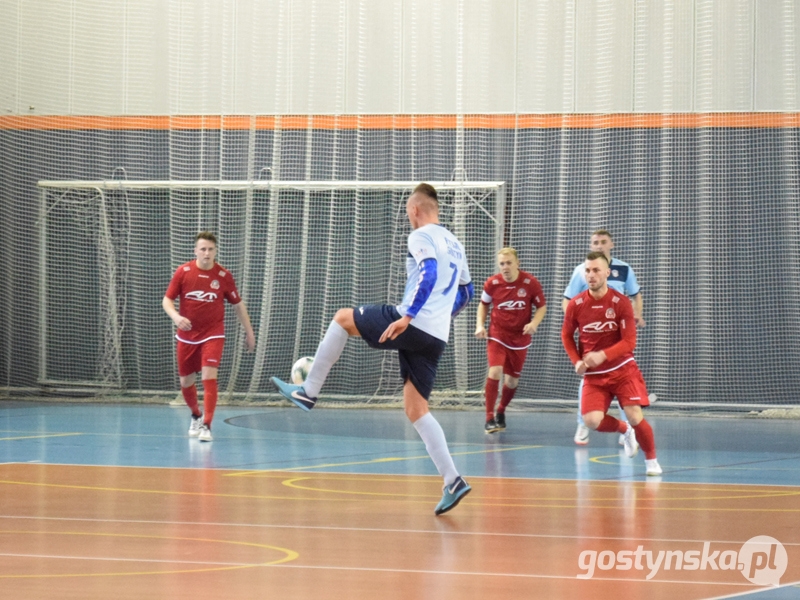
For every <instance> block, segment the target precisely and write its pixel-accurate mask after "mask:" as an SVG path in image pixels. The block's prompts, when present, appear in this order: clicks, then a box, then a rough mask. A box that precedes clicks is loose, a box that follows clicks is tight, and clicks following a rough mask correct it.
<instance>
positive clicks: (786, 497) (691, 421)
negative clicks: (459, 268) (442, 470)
mask: <svg viewBox="0 0 800 600" xmlns="http://www.w3.org/2000/svg"><path fill="white" fill-rule="evenodd" d="M435 414H436V416H437V418H438V419H439V420H440V422H441V423H442V426H443V427H444V430H445V432H446V434H447V436H448V441H449V443H450V446H451V450H452V452H453V454H454V458H455V461H456V464H457V466H458V468H459V470H460V471H461V472H462V474H463V475H464V476H465V477H466V478H467V479H468V481H469V482H470V484H471V485H472V487H473V491H472V493H471V494H470V495H469V496H467V497H466V499H465V500H464V501H463V502H462V503H461V504H460V505H459V506H458V507H457V508H456V509H454V510H453V511H451V512H450V513H448V514H446V515H444V516H441V517H436V516H434V514H433V509H434V506H435V505H436V503H437V502H438V500H439V498H440V497H441V481H440V479H439V478H438V476H436V475H435V471H434V468H433V465H432V464H431V462H430V460H429V459H428V457H427V455H426V453H425V450H424V446H423V444H422V443H421V442H420V441H419V439H418V438H417V436H416V432H415V431H414V430H413V428H412V427H411V426H410V425H408V424H407V423H406V421H405V417H404V415H403V414H402V412H400V411H396V410H380V409H373V410H335V409H325V408H322V407H320V408H318V409H315V410H314V411H312V412H310V413H303V412H302V411H300V410H298V409H295V408H288V407H287V408H250V407H247V408H242V407H221V408H219V409H218V411H217V416H216V418H215V423H214V428H213V434H214V441H213V442H211V443H201V442H199V441H197V440H196V439H190V438H188V436H187V435H186V429H187V427H188V419H187V416H188V412H187V410H186V409H185V408H177V407H168V406H154V405H108V404H102V405H101V404H66V403H38V402H12V401H7V400H6V401H0V557H2V558H1V559H0V598H3V599H4V600H8V599H17V598H20V599H23V598H24V599H40V598H41V599H51V598H52V599H64V598H80V599H112V600H122V599H125V598H170V599H172V598H206V599H209V600H211V599H213V600H222V599H226V598H236V599H243V598H291V599H294V600H305V599H315V600H321V599H332V600H334V599H348V600H354V599H355V600H358V599H366V598H369V599H381V600H383V599H387V600H391V599H403V600H407V599H415V600H416V599H431V600H448V599H453V600H456V599H458V600H463V599H471V598H489V599H493V598H498V599H503V600H512V599H518V598H519V599H522V598H525V599H531V598H547V599H551V598H592V599H598V600H600V599H605V598H614V599H618V598H634V599H636V598H646V599H648V600H657V599H662V598H663V599H667V598H669V599H675V598H680V599H700V598H704V599H708V598H734V597H737V598H738V597H743V598H748V599H749V598H753V599H757V600H776V599H788V598H800V442H799V441H798V440H800V421H781V420H766V419H764V420H762V419H748V418H701V417H687V416H670V415H668V414H666V413H658V412H653V413H651V414H650V416H649V418H650V420H651V422H652V423H653V426H654V429H655V433H656V441H657V444H658V446H659V460H660V462H661V464H662V466H663V468H664V474H663V476H661V477H659V478H647V477H645V475H644V462H643V457H642V456H641V455H640V456H637V457H636V458H635V459H633V460H631V459H628V458H626V457H625V456H624V453H623V452H622V449H621V447H620V446H618V445H617V439H616V436H610V435H603V434H597V433H593V434H592V437H591V439H590V443H589V445H588V446H585V447H581V448H579V447H577V446H575V445H574V444H573V442H572V435H573V432H574V415H573V414H568V413H565V412H560V413H559V412H512V413H509V416H508V430H507V431H505V432H502V433H498V434H494V435H485V434H484V433H483V431H482V420H483V419H482V414H481V413H480V412H458V411H438V412H436V413H435ZM763 536H769V538H774V540H775V543H773V542H772V541H765V539H764V537H763ZM753 538H759V539H757V540H753ZM659 557H660V558H659ZM774 584H777V585H774Z"/></svg>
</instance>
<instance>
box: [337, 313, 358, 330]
mask: <svg viewBox="0 0 800 600" xmlns="http://www.w3.org/2000/svg"><path fill="white" fill-rule="evenodd" d="M333 320H334V321H336V323H338V324H339V325H341V327H342V329H344V330H345V331H346V332H347V333H349V334H350V335H356V334H357V333H358V329H356V322H355V319H354V318H353V309H352V308H340V309H339V310H337V311H336V314H335V315H334V316H333Z"/></svg>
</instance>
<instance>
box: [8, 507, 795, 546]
mask: <svg viewBox="0 0 800 600" xmlns="http://www.w3.org/2000/svg"><path fill="white" fill-rule="evenodd" d="M0 519H17V520H29V521H66V522H88V523H127V524H134V525H135V524H139V525H186V526H191V527H197V526H201V527H206V526H212V527H252V528H256V529H292V530H294V529H310V530H313V531H355V532H367V533H410V534H435V535H465V536H488V537H508V538H533V539H538V538H542V539H568V540H569V539H574V540H601V541H619V542H665V543H666V542H670V543H672V542H676V543H686V544H702V543H703V542H710V543H712V544H744V543H745V542H746V541H747V540H709V539H702V540H696V539H695V540H690V539H685V538H643V537H611V536H589V535H564V534H558V533H499V532H495V531H443V530H439V529H391V528H383V527H332V526H329V525H275V524H271V523H220V522H202V521H154V520H146V519H89V518H80V517H31V516H24V515H0ZM55 533H57V532H55ZM781 544H783V545H784V546H800V542H781Z"/></svg>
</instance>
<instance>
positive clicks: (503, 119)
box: [0, 113, 800, 131]
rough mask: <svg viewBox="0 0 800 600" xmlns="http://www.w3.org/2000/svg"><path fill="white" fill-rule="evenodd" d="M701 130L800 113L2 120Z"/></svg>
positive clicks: (12, 125)
mask: <svg viewBox="0 0 800 600" xmlns="http://www.w3.org/2000/svg"><path fill="white" fill-rule="evenodd" d="M459 126H463V127H465V128H467V129H517V128H518V129H561V128H567V129H620V128H631V129H654V128H655V129H661V128H673V129H697V128H701V127H730V128H786V127H800V113H703V114H699V113H679V114H631V113H626V114H606V115H601V114H582V115H581V114H552V115H463V116H457V115H338V116H334V115H258V116H249V115H222V116H221V115H180V116H117V117H112V116H106V117H100V116H60V115H54V116H37V115H21V116H0V129H17V130H28V129H30V130H82V129H85V130H94V129H96V130H103V131H113V130H137V129H145V130H153V129H155V130H172V131H175V130H182V129H186V130H196V129H211V130H214V129H223V130H249V129H253V128H254V129H257V130H273V129H283V130H292V129H309V128H310V129H322V130H350V129H456V128H457V127H459Z"/></svg>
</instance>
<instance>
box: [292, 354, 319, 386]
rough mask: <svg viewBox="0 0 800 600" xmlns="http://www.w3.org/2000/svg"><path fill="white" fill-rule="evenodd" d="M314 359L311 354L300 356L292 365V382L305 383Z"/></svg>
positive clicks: (296, 383)
mask: <svg viewBox="0 0 800 600" xmlns="http://www.w3.org/2000/svg"><path fill="white" fill-rule="evenodd" d="M313 362H314V359H313V358H311V357H310V356H304V357H302V358H298V359H297V362H296V363H294V364H293V365H292V383H293V384H295V385H303V382H304V381H305V380H306V377H308V372H309V371H310V370H311V363H313Z"/></svg>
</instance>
